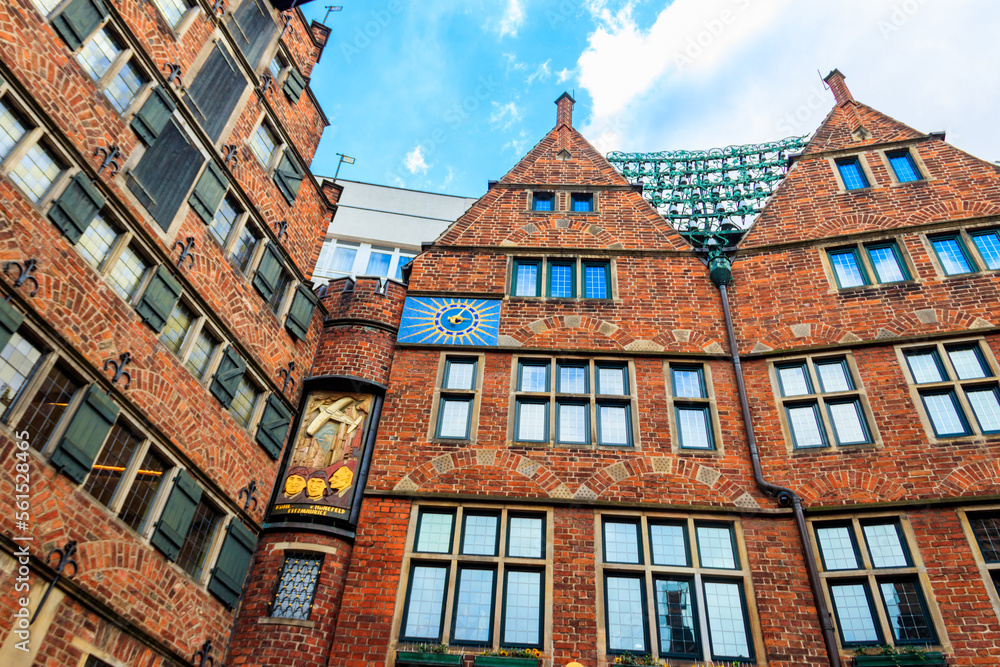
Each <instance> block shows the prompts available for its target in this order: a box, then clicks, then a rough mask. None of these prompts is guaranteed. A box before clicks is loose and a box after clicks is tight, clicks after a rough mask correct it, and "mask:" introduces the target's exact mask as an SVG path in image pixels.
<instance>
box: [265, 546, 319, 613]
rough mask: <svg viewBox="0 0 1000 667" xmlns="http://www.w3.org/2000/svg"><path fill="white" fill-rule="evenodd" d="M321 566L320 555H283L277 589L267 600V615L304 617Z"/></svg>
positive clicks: (312, 597) (314, 589) (310, 609)
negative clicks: (272, 597) (270, 601)
mask: <svg viewBox="0 0 1000 667" xmlns="http://www.w3.org/2000/svg"><path fill="white" fill-rule="evenodd" d="M322 567H323V556H322V554H315V555H313V554H308V555H292V556H286V557H285V561H284V563H283V564H282V566H281V580H280V581H279V582H278V591H277V593H275V595H274V602H272V603H271V616H272V617H273V618H294V619H297V620H300V621H305V620H308V619H309V612H310V611H312V604H313V599H314V597H315V596H316V587H317V586H318V584H319V573H320V570H321V569H322Z"/></svg>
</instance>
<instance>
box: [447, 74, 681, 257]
mask: <svg viewBox="0 0 1000 667" xmlns="http://www.w3.org/2000/svg"><path fill="white" fill-rule="evenodd" d="M573 103H574V100H573V98H572V97H570V96H569V95H568V94H566V93H563V95H562V96H561V97H560V98H559V99H558V100H556V106H557V114H556V126H555V127H554V128H552V130H550V131H549V132H548V134H546V135H545V136H544V137H543V138H542V140H541V141H539V142H538V144H536V145H535V147H534V148H532V149H531V150H530V151H529V152H528V154H527V155H525V156H524V157H523V158H522V159H521V160H520V161H519V162H518V163H517V164H516V165H515V166H514V167H513V168H512V169H511V170H510V171H509V172H507V174H505V175H504V176H503V177H502V178H501V179H500V180H499V181H497V182H496V183H491V184H490V189H489V191H488V192H487V193H486V194H485V195H484V196H483V197H482V198H481V199H480V200H479V201H478V202H476V203H475V204H473V206H472V207H471V208H470V209H469V210H468V211H466V213H465V215H463V216H462V217H461V218H459V219H458V220H457V221H455V223H454V224H452V225H451V227H449V228H448V229H447V230H445V232H444V233H443V234H442V235H441V236H440V237H439V238H438V239H437V241H436V242H435V244H436V245H463V246H518V247H554V246H561V247H574V248H594V249H600V248H610V249H623V248H629V249H646V250H687V249H689V248H690V246H689V245H688V244H687V242H686V241H685V240H684V239H683V238H682V237H681V236H680V235H679V234H678V233H677V232H676V230H674V229H673V227H671V226H670V224H669V223H667V222H666V221H665V220H664V219H663V217H662V216H661V215H660V214H659V213H657V212H656V209H654V208H653V207H652V206H651V205H650V204H649V203H648V202H647V201H646V200H645V199H643V198H642V195H641V193H639V192H636V191H634V190H633V189H632V187H631V185H630V184H629V182H628V181H627V180H625V178H624V177H623V176H622V175H621V174H619V173H618V171H616V170H615V168H614V167H613V166H611V163H610V162H608V161H607V160H606V159H605V158H604V156H603V155H601V154H600V153H599V152H598V151H597V149H596V148H594V147H593V146H592V145H591V144H590V142H588V141H587V140H586V139H585V138H584V137H583V136H582V135H581V134H580V133H579V132H578V131H577V130H576V129H575V128H574V127H573V122H572V121H573V115H572V108H573ZM573 186H579V188H580V191H582V192H595V193H598V203H597V211H596V212H594V213H588V214H574V213H571V212H568V211H566V210H559V211H553V212H540V211H532V210H529V209H530V201H531V198H530V192H531V191H533V190H539V189H550V190H551V189H556V190H557V191H558V192H559V193H560V195H561V196H564V197H568V196H569V192H570V190H573V189H574V188H573ZM564 208H565V207H564ZM595 226H596V227H595Z"/></svg>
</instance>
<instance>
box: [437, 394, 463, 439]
mask: <svg viewBox="0 0 1000 667" xmlns="http://www.w3.org/2000/svg"><path fill="white" fill-rule="evenodd" d="M452 403H455V404H459V403H465V405H466V413H465V431H464V435H445V434H444V433H443V432H442V427H443V426H444V425H445V424H444V418H445V413H446V412H447V411H448V408H447V406H448V405H449V404H452ZM472 403H473V399H471V398H466V397H458V396H441V400H440V405H439V407H438V420H437V428H436V430H435V434H434V437H435V438H438V439H440V440H468V439H469V435H470V430H471V428H472Z"/></svg>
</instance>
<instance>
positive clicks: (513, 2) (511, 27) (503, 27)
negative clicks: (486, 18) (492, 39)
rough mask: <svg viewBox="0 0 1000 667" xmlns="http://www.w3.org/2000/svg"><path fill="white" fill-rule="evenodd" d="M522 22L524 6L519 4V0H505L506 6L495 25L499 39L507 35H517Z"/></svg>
mask: <svg viewBox="0 0 1000 667" xmlns="http://www.w3.org/2000/svg"><path fill="white" fill-rule="evenodd" d="M523 23H524V7H522V6H521V0H507V8H506V9H505V10H504V13H503V18H502V19H500V24H499V26H497V31H498V32H499V33H500V39H503V38H504V37H506V36H507V35H510V36H511V37H517V30H518V28H520V27H521V24H523Z"/></svg>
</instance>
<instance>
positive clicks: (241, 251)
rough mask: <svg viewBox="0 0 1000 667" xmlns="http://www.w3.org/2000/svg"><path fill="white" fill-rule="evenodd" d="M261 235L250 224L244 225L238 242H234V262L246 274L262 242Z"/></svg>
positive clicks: (237, 239) (237, 238)
mask: <svg viewBox="0 0 1000 667" xmlns="http://www.w3.org/2000/svg"><path fill="white" fill-rule="evenodd" d="M260 239H261V235H260V232H258V231H257V230H256V229H254V228H253V227H252V226H251V225H250V224H246V225H244V227H243V229H241V230H240V232H239V236H237V237H236V242H235V243H234V244H233V256H232V257H233V264H235V265H236V268H238V269H239V270H240V271H242V272H243V273H244V274H246V273H249V271H250V266H251V265H252V264H253V261H252V260H253V256H254V254H255V252H256V250H257V246H258V245H259V244H260Z"/></svg>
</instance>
